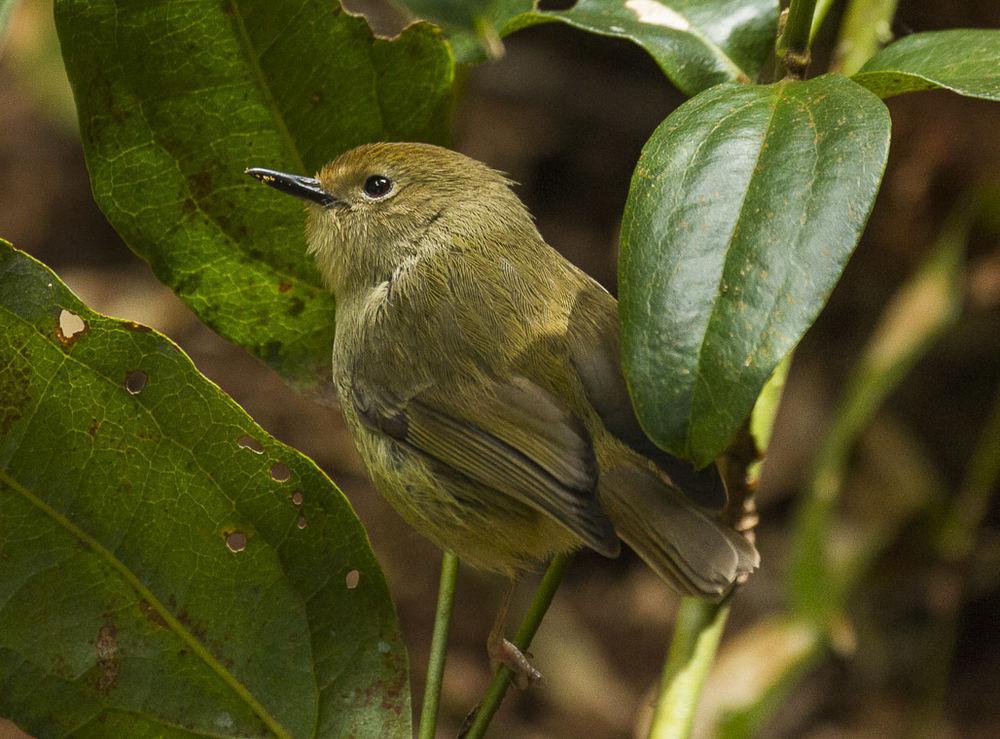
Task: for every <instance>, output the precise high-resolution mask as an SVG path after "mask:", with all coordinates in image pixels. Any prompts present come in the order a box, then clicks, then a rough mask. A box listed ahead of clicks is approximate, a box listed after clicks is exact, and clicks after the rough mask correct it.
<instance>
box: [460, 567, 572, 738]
mask: <svg viewBox="0 0 1000 739" xmlns="http://www.w3.org/2000/svg"><path fill="white" fill-rule="evenodd" d="M571 559H572V555H571V554H560V555H558V556H557V557H555V559H553V560H552V563H551V564H550V565H549V568H548V569H547V570H546V571H545V575H544V577H542V581H541V583H539V585H538V590H536V591H535V597H534V599H533V600H532V601H531V606H530V607H529V608H528V612H527V614H525V616H524V620H523V621H522V622H521V626H520V628H518V630H517V634H516V635H515V636H514V646H516V647H517V648H518V649H520V650H521V651H522V652H526V651H527V649H528V647H529V646H530V645H531V640H532V639H533V638H534V636H535V632H536V631H538V627H539V626H540V625H541V623H542V618H543V617H544V616H545V612H546V611H547V610H549V604H551V603H552V598H553V597H555V594H556V590H557V589H558V588H559V584H560V583H561V582H562V579H563V575H565V574H566V568H567V567H568V566H569V563H570V560H571ZM513 676H514V673H512V672H511V671H510V668H508V667H507V666H505V665H501V667H500V669H498V670H497V673H496V675H494V676H493V681H492V682H491V683H490V686H489V688H487V690H486V695H485V696H484V697H483V700H482V702H481V703H480V704H479V707H478V708H477V709H476V716H475V719H473V721H472V725H471V726H470V727H469V729H468V731H467V732H465V733H464V734H463V736H464V737H465V739H479V738H480V737H482V736H483V735H484V734H485V733H486V729H487V728H489V725H490V721H491V720H492V719H493V715H494V714H495V713H496V712H497V709H499V708H500V703H501V702H502V701H503V697H504V695H506V693H507V688H509V687H510V681H511V679H512V678H513Z"/></svg>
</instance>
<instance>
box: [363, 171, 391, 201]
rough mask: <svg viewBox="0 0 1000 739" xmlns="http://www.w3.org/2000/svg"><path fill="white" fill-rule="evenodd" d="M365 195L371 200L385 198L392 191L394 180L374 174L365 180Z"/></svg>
mask: <svg viewBox="0 0 1000 739" xmlns="http://www.w3.org/2000/svg"><path fill="white" fill-rule="evenodd" d="M364 190H365V195H367V196H368V197H370V198H384V197H385V196H386V195H388V194H389V192H390V191H391V190H392V180H390V179H389V178H388V177H386V176H384V175H380V174H373V175H372V176H371V177H369V178H368V179H367V180H365V187H364Z"/></svg>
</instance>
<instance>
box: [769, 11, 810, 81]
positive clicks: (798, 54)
mask: <svg viewBox="0 0 1000 739" xmlns="http://www.w3.org/2000/svg"><path fill="white" fill-rule="evenodd" d="M815 11H816V0H792V1H791V3H789V5H788V9H787V10H786V11H784V12H785V17H784V23H783V25H782V28H781V33H780V34H779V35H778V41H777V44H776V46H775V53H776V55H777V57H778V65H779V72H783V73H784V74H783V76H784V77H787V78H790V79H796V80H800V79H802V78H803V77H805V73H806V67H808V66H809V41H810V38H809V35H810V31H811V30H812V23H813V15H814V14H815Z"/></svg>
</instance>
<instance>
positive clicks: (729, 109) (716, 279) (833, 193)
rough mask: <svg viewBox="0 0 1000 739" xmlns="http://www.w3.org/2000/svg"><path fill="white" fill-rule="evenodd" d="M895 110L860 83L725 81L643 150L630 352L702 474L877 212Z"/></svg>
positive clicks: (640, 383) (627, 232)
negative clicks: (890, 112)
mask: <svg viewBox="0 0 1000 739" xmlns="http://www.w3.org/2000/svg"><path fill="white" fill-rule="evenodd" d="M888 147H889V115H888V111H887V110H886V108H885V106H884V105H883V104H882V102H881V101H880V100H879V99H878V98H877V97H875V96H874V95H872V94H871V93H870V92H868V91H867V90H865V89H864V88H862V87H860V86H859V85H856V84H855V83H853V82H851V81H850V80H848V79H846V78H844V77H840V76H835V75H829V76H825V77H819V78H816V79H813V80H808V81H806V82H791V81H784V82H779V83H777V84H774V85H768V86H751V85H724V86H719V87H715V88H713V89H711V90H707V91H705V92H703V93H702V94H700V95H698V96H697V97H695V98H693V99H692V100H690V101H688V102H687V103H685V104H684V105H682V106H681V107H680V108H678V109H677V110H676V111H675V112H674V113H672V114H671V115H670V116H669V117H668V118H667V119H666V120H665V121H664V122H663V123H662V124H661V125H660V127H659V128H658V129H657V130H656V131H655V132H654V134H653V136H652V138H651V139H650V140H649V142H648V143H647V144H646V146H645V148H644V149H643V152H642V155H641V157H640V159H639V163H638V166H637V167H636V170H635V174H634V176H633V178H632V185H631V189H630V191H629V196H628V202H627V204H626V207H625V214H624V217H623V221H622V253H621V260H620V265H619V293H620V307H621V319H622V354H623V357H622V358H623V362H624V368H625V375H626V379H627V381H628V384H629V389H630V391H631V393H632V399H633V402H634V404H635V407H636V412H637V414H638V416H639V419H640V421H641V422H642V425H643V427H644V428H645V429H646V431H647V433H649V434H650V436H651V437H652V438H653V439H654V440H655V441H656V442H657V443H658V444H660V445H661V446H663V447H664V448H665V449H668V450H669V451H671V452H673V453H675V454H679V455H682V456H685V457H688V458H690V459H692V460H693V461H694V462H696V463H697V464H698V465H704V464H707V463H708V462H710V461H711V460H712V459H713V458H714V457H715V456H716V455H717V454H718V453H719V452H720V451H721V450H722V449H723V448H725V446H726V444H727V443H728V442H729V440H730V438H731V436H732V434H733V433H734V432H735V430H736V429H737V428H738V426H739V425H740V424H741V423H742V422H743V421H744V419H745V418H746V416H747V414H748V413H749V412H750V410H751V408H752V407H753V404H754V401H755V399H756V398H757V395H758V394H759V392H760V390H761V388H762V387H763V385H764V382H765V381H766V380H767V378H768V376H769V375H770V374H771V372H772V370H774V368H775V366H776V365H777V364H778V362H779V361H780V360H781V359H782V358H783V357H784V356H785V355H786V354H787V353H788V352H789V351H790V350H791V349H792V347H794V346H795V344H796V342H798V340H799V338H800V337H801V336H802V334H803V333H804V332H805V330H806V329H807V328H808V327H809V325H810V324H811V323H812V322H813V320H814V319H815V318H816V315H817V314H818V313H819V310H820V308H821V307H822V306H823V304H824V303H825V301H826V298H827V296H828V295H829V293H830V291H831V290H832V289H833V286H834V285H835V284H836V282H837V279H838V278H839V276H840V273H841V271H842V270H843V268H844V265H845V264H846V262H847V259H848V258H849V257H850V255H851V252H852V251H853V250H854V247H855V245H856V244H857V241H858V238H859V237H860V235H861V231H862V229H863V228H864V225H865V222H866V221H867V219H868V214H869V212H870V210H871V207H872V204H873V202H874V198H875V193H876V191H877V189H878V185H879V182H880V180H881V177H882V171H883V169H884V167H885V161H886V155H887V153H888Z"/></svg>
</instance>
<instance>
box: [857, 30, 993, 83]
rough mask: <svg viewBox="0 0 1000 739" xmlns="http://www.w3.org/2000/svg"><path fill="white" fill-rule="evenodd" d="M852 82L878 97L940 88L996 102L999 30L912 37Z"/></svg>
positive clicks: (882, 53) (880, 55) (875, 58)
mask: <svg viewBox="0 0 1000 739" xmlns="http://www.w3.org/2000/svg"><path fill="white" fill-rule="evenodd" d="M854 80H855V81H856V82H857V83H858V84H861V85H864V86H865V87H867V88H868V89H869V90H871V91H872V92H874V93H875V94H876V95H878V96H879V97H883V98H888V97H892V96H893V95H900V94H902V93H904V92H916V91H919V90H932V89H935V88H944V89H946V90H951V91H952V92H957V93H958V94H959V95H966V96H968V97H975V98H983V99H985V100H1000V31H998V30H988V29H973V28H963V29H956V30H952V31H929V32H927V33H915V34H913V35H912V36H907V37H906V38H903V39H900V40H899V41H897V42H895V43H893V44H889V46H887V47H885V48H884V49H883V50H882V51H880V52H879V53H878V54H876V55H875V56H873V57H872V58H871V59H869V60H868V63H867V64H865V66H864V67H862V68H861V71H860V72H858V73H857V74H856V75H854Z"/></svg>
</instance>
